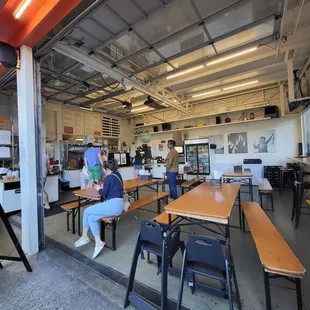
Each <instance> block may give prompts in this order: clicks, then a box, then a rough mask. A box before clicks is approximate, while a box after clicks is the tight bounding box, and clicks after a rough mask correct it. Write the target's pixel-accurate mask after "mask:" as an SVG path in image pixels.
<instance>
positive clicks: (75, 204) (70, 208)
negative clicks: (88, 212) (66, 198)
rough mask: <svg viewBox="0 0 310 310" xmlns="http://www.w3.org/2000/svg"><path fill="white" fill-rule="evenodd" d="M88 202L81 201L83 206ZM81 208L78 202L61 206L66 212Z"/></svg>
mask: <svg viewBox="0 0 310 310" xmlns="http://www.w3.org/2000/svg"><path fill="white" fill-rule="evenodd" d="M85 202H86V200H81V204H82V203H85ZM78 207H79V202H78V201H73V202H69V203H66V204H64V205H62V206H61V208H62V209H64V210H66V211H72V209H75V208H78Z"/></svg>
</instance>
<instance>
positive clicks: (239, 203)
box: [238, 189, 242, 229]
mask: <svg viewBox="0 0 310 310" xmlns="http://www.w3.org/2000/svg"><path fill="white" fill-rule="evenodd" d="M238 208H239V226H240V229H241V228H242V223H241V213H242V212H241V190H240V189H239V192H238Z"/></svg>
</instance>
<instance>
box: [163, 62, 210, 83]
mask: <svg viewBox="0 0 310 310" xmlns="http://www.w3.org/2000/svg"><path fill="white" fill-rule="evenodd" d="M202 68H204V65H201V66H197V67H193V68H191V69H188V70H184V71H181V72H179V73H176V74H172V75H169V76H167V77H166V79H167V80H170V79H173V78H175V77H178V76H180V75H183V74H187V73H190V72H193V71H196V70H199V69H202Z"/></svg>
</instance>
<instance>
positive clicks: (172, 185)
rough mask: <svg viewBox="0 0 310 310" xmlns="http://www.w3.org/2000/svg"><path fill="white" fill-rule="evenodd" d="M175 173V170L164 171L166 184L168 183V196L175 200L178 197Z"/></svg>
mask: <svg viewBox="0 0 310 310" xmlns="http://www.w3.org/2000/svg"><path fill="white" fill-rule="evenodd" d="M177 174H178V173H177V172H171V171H167V172H166V176H167V178H168V184H169V191H170V197H171V198H172V199H173V200H176V199H177V198H178V191H177Z"/></svg>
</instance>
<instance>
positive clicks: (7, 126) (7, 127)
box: [0, 118, 13, 131]
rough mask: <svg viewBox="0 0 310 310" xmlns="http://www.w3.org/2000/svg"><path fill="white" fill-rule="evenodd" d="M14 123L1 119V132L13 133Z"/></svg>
mask: <svg viewBox="0 0 310 310" xmlns="http://www.w3.org/2000/svg"><path fill="white" fill-rule="evenodd" d="M12 126H13V122H12V121H10V120H9V119H7V118H0V130H9V131H12Z"/></svg>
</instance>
